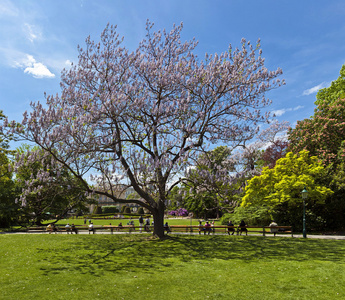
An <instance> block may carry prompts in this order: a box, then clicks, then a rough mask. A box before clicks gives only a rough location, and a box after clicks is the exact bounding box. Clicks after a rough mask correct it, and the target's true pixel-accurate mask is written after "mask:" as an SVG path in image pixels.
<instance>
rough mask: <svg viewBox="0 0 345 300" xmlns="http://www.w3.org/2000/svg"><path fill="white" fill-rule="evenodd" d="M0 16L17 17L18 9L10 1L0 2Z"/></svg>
mask: <svg viewBox="0 0 345 300" xmlns="http://www.w3.org/2000/svg"><path fill="white" fill-rule="evenodd" d="M0 15H6V16H12V17H13V16H17V15H18V9H17V8H16V7H15V6H14V5H13V4H12V3H11V2H10V1H7V0H4V1H1V2H0Z"/></svg>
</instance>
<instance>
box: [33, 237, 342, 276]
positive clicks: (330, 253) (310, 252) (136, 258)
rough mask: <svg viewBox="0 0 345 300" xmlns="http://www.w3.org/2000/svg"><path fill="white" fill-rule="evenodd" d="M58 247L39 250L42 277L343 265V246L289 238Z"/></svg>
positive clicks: (82, 242) (143, 240) (109, 240)
mask: <svg viewBox="0 0 345 300" xmlns="http://www.w3.org/2000/svg"><path fill="white" fill-rule="evenodd" d="M63 246H64V247H63V248H61V249H55V250H54V252H52V251H51V249H38V250H39V251H40V253H41V256H42V261H43V262H47V264H46V265H45V266H44V267H41V270H42V271H43V273H44V274H51V273H53V274H54V273H60V272H63V271H66V270H75V271H78V272H79V273H81V274H92V275H99V274H104V273H105V272H119V273H120V272H124V271H126V272H141V273H151V272H153V271H154V272H164V271H165V270H166V268H169V267H171V266H173V265H176V263H179V262H180V263H185V262H192V261H204V262H207V261H212V260H214V259H217V260H236V259H237V260H238V259H240V260H242V261H244V262H246V263H250V262H255V261H257V260H275V259H279V260H281V261H306V260H307V261H312V260H318V261H328V262H336V263H341V264H343V263H344V262H343V257H344V255H345V242H344V241H334V240H311V239H308V240H305V239H293V238H279V237H276V238H263V237H238V236H234V237H233V236H231V237H228V236H207V237H199V236H177V235H175V236H169V237H168V238H167V239H165V240H164V241H160V240H154V239H151V238H147V237H144V236H138V235H132V236H115V235H114V236H111V235H110V236H105V235H103V236H93V237H92V238H90V237H89V236H85V237H83V238H78V239H75V240H73V241H70V242H69V243H68V244H64V245H63Z"/></svg>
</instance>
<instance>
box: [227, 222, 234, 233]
mask: <svg viewBox="0 0 345 300" xmlns="http://www.w3.org/2000/svg"><path fill="white" fill-rule="evenodd" d="M228 226H229V227H228V235H230V232H232V234H231V235H234V233H235V228H233V227H231V226H234V224H232V222H231V221H230V220H229V222H228Z"/></svg>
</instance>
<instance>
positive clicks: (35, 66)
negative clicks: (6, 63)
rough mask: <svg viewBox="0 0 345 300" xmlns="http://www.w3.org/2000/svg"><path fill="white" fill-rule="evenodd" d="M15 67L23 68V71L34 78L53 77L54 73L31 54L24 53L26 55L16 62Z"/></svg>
mask: <svg viewBox="0 0 345 300" xmlns="http://www.w3.org/2000/svg"><path fill="white" fill-rule="evenodd" d="M16 67H19V68H22V69H24V73H28V74H30V75H32V76H33V77H35V78H54V77H55V75H54V74H53V73H52V72H50V71H49V69H48V68H47V67H46V66H45V65H44V64H42V63H40V62H37V61H36V60H35V59H34V57H33V56H32V55H28V54H26V57H25V58H24V59H22V60H21V61H19V62H16Z"/></svg>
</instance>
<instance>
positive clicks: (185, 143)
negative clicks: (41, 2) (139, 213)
mask: <svg viewBox="0 0 345 300" xmlns="http://www.w3.org/2000/svg"><path fill="white" fill-rule="evenodd" d="M152 27H153V24H152V23H150V22H147V34H146V38H145V39H144V40H143V41H142V42H141V43H140V44H139V46H138V48H137V49H136V50H135V51H134V52H130V51H129V50H128V49H126V47H125V46H124V45H123V39H122V38H119V36H118V34H117V32H116V26H107V27H106V29H105V30H104V32H103V33H102V35H101V41H100V42H99V43H97V42H94V41H92V40H91V38H87V40H86V46H85V48H81V47H79V61H78V63H77V64H76V65H74V66H72V68H71V69H69V70H65V71H64V72H63V73H62V76H61V78H62V82H61V87H62V93H61V95H56V96H48V97H47V106H44V105H42V104H40V103H35V104H33V107H32V110H33V111H32V112H31V113H30V114H29V113H25V115H24V119H23V121H22V123H21V125H20V126H17V125H16V124H14V123H12V122H11V123H9V124H8V125H9V126H10V127H11V128H12V130H13V131H12V132H13V133H16V135H17V137H18V138H23V139H25V140H29V141H32V142H35V143H36V144H38V145H39V146H40V147H41V148H42V149H44V151H46V152H48V153H50V154H51V155H52V157H54V159H55V160H56V161H57V164H56V166H58V165H60V167H59V168H61V165H63V166H65V167H67V168H68V169H69V170H70V172H71V173H72V174H73V175H74V176H75V178H77V179H78V180H79V181H82V183H81V185H83V186H84V188H85V190H86V191H87V192H89V193H92V192H94V193H99V191H97V190H93V189H92V187H90V186H89V185H88V183H87V179H86V176H88V174H90V172H91V173H94V174H95V175H100V176H97V177H95V179H97V185H98V187H99V186H102V187H103V190H104V191H106V192H105V193H106V196H108V197H110V198H113V199H114V200H115V201H117V202H122V203H129V202H131V203H137V204H140V205H141V206H143V207H144V208H146V209H147V210H149V211H150V212H151V213H152V214H153V218H154V224H155V226H154V234H155V235H157V236H159V237H163V236H164V228H163V218H164V210H165V203H166V198H167V195H168V193H169V189H170V187H172V186H174V185H172V184H171V181H172V180H173V179H174V178H176V174H180V173H181V171H183V170H184V169H185V168H186V167H187V166H189V165H190V164H191V158H193V157H194V158H195V157H196V155H197V153H198V152H197V151H198V150H200V149H201V148H202V147H203V148H207V147H210V148H211V147H212V144H219V143H227V144H229V145H232V146H234V145H238V144H239V143H241V142H243V141H245V140H249V139H251V138H252V137H253V135H254V134H255V133H256V132H257V128H258V122H263V121H267V120H268V117H269V115H266V114H263V113H262V109H263V108H265V107H267V105H269V104H270V102H271V101H270V100H269V99H267V98H266V97H265V93H266V92H267V91H268V90H270V89H272V88H275V87H278V86H280V85H281V84H282V82H280V80H279V79H277V76H279V75H280V74H281V73H282V71H281V70H280V69H277V70H276V71H268V70H267V69H266V68H265V65H264V58H262V56H261V55H262V52H261V49H260V42H258V43H257V44H256V45H255V46H252V45H251V44H250V43H248V42H247V41H246V40H245V39H243V40H242V41H241V47H240V48H239V49H233V48H232V47H231V46H230V47H229V49H227V51H225V52H223V53H221V54H214V55H208V54H206V55H205V58H204V59H199V58H198V57H197V56H196V55H195V53H194V50H195V48H196V46H197V42H196V41H195V40H191V41H187V42H181V40H180V34H181V31H182V27H183V26H182V24H181V25H180V26H174V27H173V28H172V30H171V31H169V32H167V31H165V30H163V31H157V32H152ZM4 125H5V126H6V125H7V124H4ZM206 150H207V149H206ZM120 181H122V182H123V181H126V183H127V184H128V186H132V187H133V188H134V190H135V191H136V192H137V193H138V195H139V196H140V198H141V199H140V200H138V199H119V198H118V197H117V196H116V194H115V193H112V187H113V186H114V184H115V185H116V184H117V183H118V182H120ZM105 193H104V192H103V194H105Z"/></svg>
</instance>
